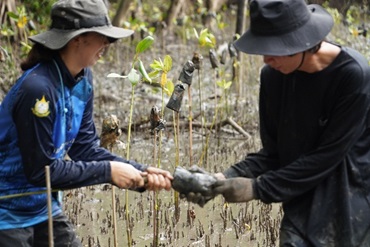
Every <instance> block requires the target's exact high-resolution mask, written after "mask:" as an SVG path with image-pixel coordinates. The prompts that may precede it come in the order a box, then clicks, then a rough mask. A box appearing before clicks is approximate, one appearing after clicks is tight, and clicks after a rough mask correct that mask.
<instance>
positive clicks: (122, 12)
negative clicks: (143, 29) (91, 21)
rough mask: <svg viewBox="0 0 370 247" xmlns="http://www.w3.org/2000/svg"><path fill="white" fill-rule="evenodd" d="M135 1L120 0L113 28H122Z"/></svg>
mask: <svg viewBox="0 0 370 247" xmlns="http://www.w3.org/2000/svg"><path fill="white" fill-rule="evenodd" d="M132 1H133V0H120V2H119V6H118V8H117V11H116V15H115V16H114V17H113V20H112V24H113V26H117V27H119V26H121V23H122V20H123V19H124V18H125V17H126V16H127V12H128V10H129V7H130V4H131V3H132Z"/></svg>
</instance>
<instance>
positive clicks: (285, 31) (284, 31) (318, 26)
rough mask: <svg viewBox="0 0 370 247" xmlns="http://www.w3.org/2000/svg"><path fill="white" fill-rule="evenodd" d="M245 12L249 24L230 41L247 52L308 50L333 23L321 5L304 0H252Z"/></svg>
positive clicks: (263, 52) (280, 54) (265, 53)
mask: <svg viewBox="0 0 370 247" xmlns="http://www.w3.org/2000/svg"><path fill="white" fill-rule="evenodd" d="M249 14H250V28H249V29H248V30H247V31H246V32H245V33H244V34H243V35H242V36H241V37H240V38H239V39H238V40H236V41H235V43H234V45H235V47H236V49H238V50H240V51H242V52H245V53H249V54H257V55H270V56H286V55H292V54H295V53H299V52H302V51H305V50H308V49H310V48H312V47H314V46H315V45H317V44H319V43H320V42H321V41H322V40H324V39H325V37H326V36H327V35H328V34H329V32H330V31H331V29H332V27H333V25H334V21H333V18H332V16H331V15H330V14H329V13H328V12H327V11H326V10H325V9H323V8H322V7H320V6H319V5H317V4H311V5H306V3H305V1H304V0H252V1H250V3H249Z"/></svg>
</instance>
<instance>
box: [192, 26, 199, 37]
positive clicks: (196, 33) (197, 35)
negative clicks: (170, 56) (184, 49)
mask: <svg viewBox="0 0 370 247" xmlns="http://www.w3.org/2000/svg"><path fill="white" fill-rule="evenodd" d="M193 30H194V34H195V38H197V39H199V34H198V32H197V30H196V29H195V28H193Z"/></svg>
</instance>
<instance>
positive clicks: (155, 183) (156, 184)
mask: <svg viewBox="0 0 370 247" xmlns="http://www.w3.org/2000/svg"><path fill="white" fill-rule="evenodd" d="M145 173H147V174H146V178H147V179H146V183H145V188H146V189H147V190H161V189H165V190H170V189H171V180H172V179H173V177H172V175H171V174H170V172H169V171H165V170H162V169H160V168H156V167H148V168H147V169H146V171H145Z"/></svg>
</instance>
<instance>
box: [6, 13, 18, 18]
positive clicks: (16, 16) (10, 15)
mask: <svg viewBox="0 0 370 247" xmlns="http://www.w3.org/2000/svg"><path fill="white" fill-rule="evenodd" d="M7 14H8V16H9V17H10V18H12V19H15V20H18V18H19V15H17V14H16V13H14V12H8V13H7Z"/></svg>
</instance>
